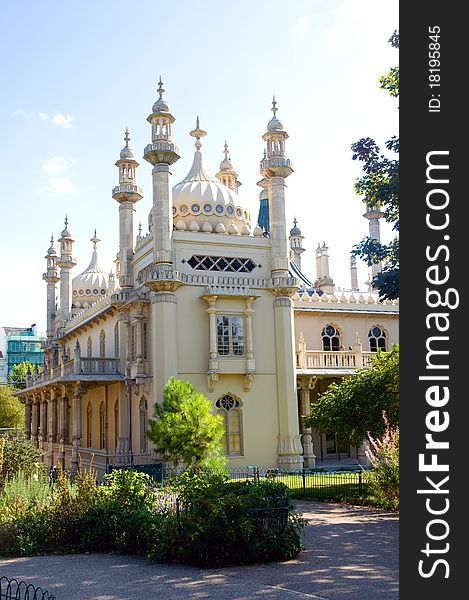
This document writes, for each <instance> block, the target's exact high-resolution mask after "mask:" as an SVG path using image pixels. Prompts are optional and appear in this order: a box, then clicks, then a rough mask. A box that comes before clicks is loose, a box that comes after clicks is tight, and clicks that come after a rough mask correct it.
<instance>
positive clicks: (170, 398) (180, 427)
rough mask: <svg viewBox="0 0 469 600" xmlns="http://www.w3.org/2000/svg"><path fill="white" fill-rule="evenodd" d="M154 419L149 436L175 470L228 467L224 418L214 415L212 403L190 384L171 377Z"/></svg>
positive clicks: (150, 424) (155, 411)
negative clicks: (226, 465)
mask: <svg viewBox="0 0 469 600" xmlns="http://www.w3.org/2000/svg"><path fill="white" fill-rule="evenodd" d="M154 416H155V419H150V420H149V428H148V431H147V432H146V435H147V437H148V438H149V439H150V440H151V441H152V442H153V444H154V445H155V450H156V451H157V452H161V453H162V454H163V456H164V457H165V459H167V460H168V461H170V462H171V463H172V464H173V466H174V467H176V466H182V467H184V468H186V469H187V468H191V469H194V468H200V467H217V466H219V467H221V466H224V464H225V462H226V461H225V459H224V457H223V447H222V438H223V435H224V429H223V420H222V417H220V416H216V415H214V414H213V413H212V406H211V403H210V401H209V400H208V399H207V398H206V397H205V396H204V395H203V394H201V393H200V392H197V391H196V389H195V388H194V386H193V385H192V384H191V383H190V382H188V381H186V382H182V381H180V380H178V379H175V378H174V377H171V379H170V380H169V381H168V383H167V384H166V386H165V389H164V398H163V404H162V405H160V404H155V409H154Z"/></svg>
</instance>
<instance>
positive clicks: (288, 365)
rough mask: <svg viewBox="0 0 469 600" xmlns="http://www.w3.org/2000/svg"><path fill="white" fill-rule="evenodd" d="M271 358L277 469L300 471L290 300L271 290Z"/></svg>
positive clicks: (278, 291)
mask: <svg viewBox="0 0 469 600" xmlns="http://www.w3.org/2000/svg"><path fill="white" fill-rule="evenodd" d="M274 293H276V295H277V297H276V298H275V300H274V326H275V354H276V359H277V403H278V420H279V442H278V465H279V468H281V469H286V470H292V471H294V470H298V469H301V468H302V467H303V447H302V445H301V436H300V431H299V423H298V400H297V395H296V367H295V348H294V328H293V310H292V308H293V304H292V301H291V299H290V298H289V297H288V296H286V295H280V294H282V293H283V292H282V290H280V289H278V288H277V289H276V290H274Z"/></svg>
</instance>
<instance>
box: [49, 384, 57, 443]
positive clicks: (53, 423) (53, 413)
mask: <svg viewBox="0 0 469 600" xmlns="http://www.w3.org/2000/svg"><path fill="white" fill-rule="evenodd" d="M47 413H48V416H49V423H48V427H47V434H48V435H47V439H48V441H49V442H50V443H52V444H55V442H56V441H57V390H55V389H53V390H51V392H50V400H49V410H48V411H47Z"/></svg>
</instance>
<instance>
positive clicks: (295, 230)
mask: <svg viewBox="0 0 469 600" xmlns="http://www.w3.org/2000/svg"><path fill="white" fill-rule="evenodd" d="M290 235H292V236H293V235H301V229H300V228H299V227H297V220H296V219H293V228H292V229H290Z"/></svg>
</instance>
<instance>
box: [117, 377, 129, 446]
mask: <svg viewBox="0 0 469 600" xmlns="http://www.w3.org/2000/svg"><path fill="white" fill-rule="evenodd" d="M129 393H130V385H127V384H125V385H121V386H120V388H119V423H118V426H119V431H118V438H117V448H116V453H117V454H125V453H127V452H128V451H129V430H130V421H129V417H130V398H129Z"/></svg>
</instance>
